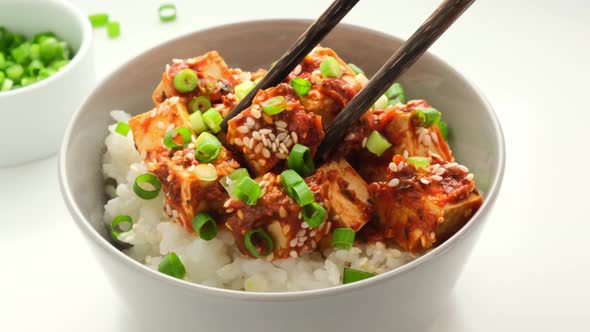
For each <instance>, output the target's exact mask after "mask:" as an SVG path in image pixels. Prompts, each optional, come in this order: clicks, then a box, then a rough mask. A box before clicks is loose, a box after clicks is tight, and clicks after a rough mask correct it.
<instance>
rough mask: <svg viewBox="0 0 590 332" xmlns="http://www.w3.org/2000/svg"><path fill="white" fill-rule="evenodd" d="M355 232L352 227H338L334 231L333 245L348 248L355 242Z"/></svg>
mask: <svg viewBox="0 0 590 332" xmlns="http://www.w3.org/2000/svg"><path fill="white" fill-rule="evenodd" d="M354 237H355V232H354V230H352V229H350V228H336V229H334V232H333V233H332V247H334V248H335V249H342V250H348V249H350V248H352V245H353V244H354Z"/></svg>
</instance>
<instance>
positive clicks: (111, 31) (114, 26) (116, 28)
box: [107, 21, 121, 38]
mask: <svg viewBox="0 0 590 332" xmlns="http://www.w3.org/2000/svg"><path fill="white" fill-rule="evenodd" d="M120 35H121V26H120V24H119V22H116V21H111V22H109V23H107V36H109V38H117V37H119V36H120Z"/></svg>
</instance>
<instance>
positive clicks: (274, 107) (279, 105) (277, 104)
mask: <svg viewBox="0 0 590 332" xmlns="http://www.w3.org/2000/svg"><path fill="white" fill-rule="evenodd" d="M286 108H287V100H286V99H285V97H283V96H275V97H272V98H269V99H267V100H265V101H264V102H262V110H263V111H264V113H266V114H268V115H275V114H278V113H281V112H282V111H284V110H285V109H286Z"/></svg>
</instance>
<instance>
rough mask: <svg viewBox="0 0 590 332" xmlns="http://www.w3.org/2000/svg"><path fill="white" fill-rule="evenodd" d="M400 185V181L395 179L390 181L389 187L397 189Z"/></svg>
mask: <svg viewBox="0 0 590 332" xmlns="http://www.w3.org/2000/svg"><path fill="white" fill-rule="evenodd" d="M398 184H399V179H398V178H393V179H391V181H389V183H388V184H387V185H388V186H390V187H396V186H397V185H398Z"/></svg>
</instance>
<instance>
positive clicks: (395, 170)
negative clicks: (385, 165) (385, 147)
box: [389, 163, 397, 172]
mask: <svg viewBox="0 0 590 332" xmlns="http://www.w3.org/2000/svg"><path fill="white" fill-rule="evenodd" d="M389 169H390V170H391V171H392V172H397V165H396V164H395V163H389Z"/></svg>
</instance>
